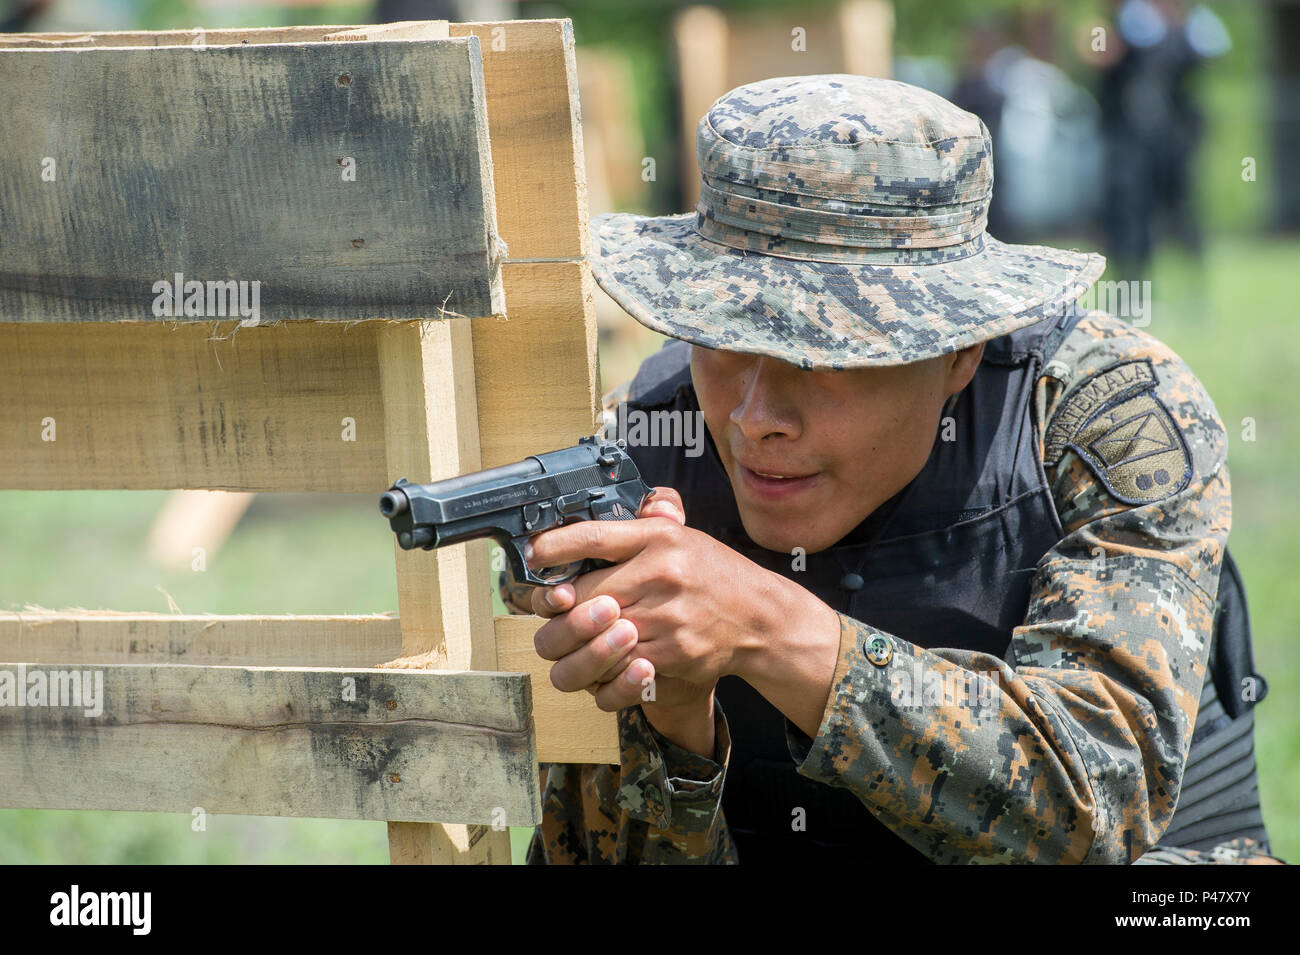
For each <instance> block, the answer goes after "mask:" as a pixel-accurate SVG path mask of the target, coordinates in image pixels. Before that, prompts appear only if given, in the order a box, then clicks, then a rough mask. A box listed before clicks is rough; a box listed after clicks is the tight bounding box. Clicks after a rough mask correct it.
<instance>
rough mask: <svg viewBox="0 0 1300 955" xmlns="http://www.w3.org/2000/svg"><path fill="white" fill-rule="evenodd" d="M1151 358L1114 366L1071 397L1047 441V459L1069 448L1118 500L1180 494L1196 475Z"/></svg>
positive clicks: (1133, 501) (1053, 460)
mask: <svg viewBox="0 0 1300 955" xmlns="http://www.w3.org/2000/svg"><path fill="white" fill-rule="evenodd" d="M1155 385H1156V374H1155V370H1154V369H1153V368H1152V367H1151V362H1150V361H1148V360H1147V359H1145V358H1143V359H1138V360H1135V361H1126V362H1121V363H1120V364H1118V365H1112V366H1111V367H1110V368H1106V369H1104V370H1102V371H1100V372H1098V373H1097V374H1095V375H1093V376H1092V377H1091V378H1089V379H1087V380H1086V381H1084V382H1083V383H1082V384H1080V385H1079V386H1078V387H1077V388H1075V389H1074V390H1073V391H1071V392H1070V394H1068V395H1066V397H1065V400H1064V401H1063V402H1062V403H1061V407H1060V409H1059V410H1058V411H1057V413H1056V414H1055V415H1054V416H1053V418H1052V424H1051V426H1050V427H1049V428H1048V430H1047V437H1046V440H1045V441H1044V455H1043V457H1044V460H1045V461H1046V462H1047V463H1049V464H1056V463H1057V462H1058V461H1059V460H1060V459H1061V455H1063V454H1064V453H1065V451H1066V449H1069V450H1072V451H1074V452H1075V453H1076V454H1078V455H1079V457H1081V458H1082V459H1083V460H1084V462H1085V463H1086V464H1087V465H1088V467H1090V468H1091V469H1092V471H1093V473H1094V474H1096V475H1097V477H1098V479H1099V480H1100V481H1101V483H1102V484H1104V485H1105V486H1106V490H1108V491H1109V492H1110V493H1111V494H1112V495H1113V496H1114V497H1115V498H1116V499H1118V500H1120V501H1122V502H1123V503H1125V504H1149V503H1151V502H1152V501H1161V500H1164V499H1165V498H1167V497H1170V496H1171V495H1173V494H1177V493H1178V492H1179V491H1181V490H1182V489H1183V488H1185V487H1187V484H1188V482H1189V481H1190V480H1191V477H1192V460H1191V455H1190V454H1189V453H1188V451H1187V442H1186V441H1185V440H1184V439H1183V435H1182V432H1181V431H1179V430H1178V426H1177V425H1176V424H1175V423H1174V419H1173V417H1172V416H1171V415H1170V414H1169V410H1168V409H1167V408H1166V407H1165V406H1164V404H1163V403H1162V402H1161V401H1160V399H1159V398H1158V397H1156V395H1155Z"/></svg>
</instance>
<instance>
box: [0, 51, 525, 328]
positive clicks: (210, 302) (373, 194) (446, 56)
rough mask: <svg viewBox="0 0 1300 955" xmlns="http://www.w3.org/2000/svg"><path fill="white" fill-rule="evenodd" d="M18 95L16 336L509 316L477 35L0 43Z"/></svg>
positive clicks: (2, 279)
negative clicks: (167, 326) (139, 327)
mask: <svg viewBox="0 0 1300 955" xmlns="http://www.w3.org/2000/svg"><path fill="white" fill-rule="evenodd" d="M443 29H444V30H445V26H444V27H443ZM412 32H418V31H411V30H407V31H405V34H404V35H411V34H412ZM0 83H3V85H4V86H5V88H6V89H7V90H8V91H9V99H8V101H9V102H10V104H11V106H10V107H9V108H7V109H6V110H5V111H4V127H5V133H6V148H5V149H4V151H3V152H2V153H0V218H2V219H3V222H2V223H0V225H2V230H0V321H5V322H16V321H27V322H89V321H101V322H102V321H146V322H158V321H160V320H161V319H162V318H164V317H165V318H171V319H174V320H176V321H207V320H211V319H212V318H216V317H223V316H225V317H229V316H231V315H232V314H233V315H234V317H236V318H239V319H248V320H249V321H250V323H251V322H252V320H253V319H256V320H258V321H260V322H261V323H267V322H276V321H282V320H292V319H316V320H322V321H352V320H357V319H363V318H374V319H416V318H429V317H460V316H463V317H477V316H485V315H501V314H503V313H504V310H505V304H504V298H503V287H502V284H501V276H500V269H499V267H500V261H501V259H502V257H503V253H504V248H503V246H501V244H500V243H499V242H498V238H497V230H496V224H495V215H494V202H495V197H494V189H493V184H492V165H491V155H490V149H489V146H488V138H487V115H486V112H487V110H486V101H485V99H484V91H483V78H482V63H481V60H480V57H479V50H478V41H477V40H476V39H474V38H449V39H441V40H407V39H400V40H398V39H389V40H375V41H366V40H355V39H348V38H347V35H346V34H344V35H341V37H340V39H339V40H338V41H333V42H317V43H305V42H300V43H251V44H246V45H245V44H237V45H233V46H220V45H204V46H202V47H200V48H195V47H193V46H174V47H157V48H144V47H133V48H101V47H97V46H71V47H64V46H54V47H52V48H51V47H45V48H32V47H25V48H13V47H5V46H3V45H0ZM19 104H21V105H19ZM178 273H179V274H180V275H181V276H182V281H181V284H182V285H183V286H184V297H183V298H182V299H181V302H182V303H183V304H184V308H182V309H180V313H179V314H177V312H176V310H175V309H172V308H171V298H170V296H171V288H170V286H168V287H162V286H159V285H157V284H156V283H161V282H164V281H165V282H169V283H172V284H173V285H175V284H176V275H177V274H178ZM190 282H197V283H204V284H203V285H202V286H200V287H198V293H199V294H197V295H193V296H192V293H193V292H194V291H195V289H194V288H192V287H191V286H190V285H189V283H190ZM228 282H236V283H241V282H242V283H246V284H245V286H243V287H242V288H238V289H235V291H238V293H239V297H238V302H237V304H238V307H234V305H233V304H232V303H231V302H229V301H228V296H229V295H230V293H231V290H232V289H231V287H230V286H227V285H225V284H224V283H228ZM254 282H257V283H259V284H258V285H256V286H254V285H253V284H252V283H254ZM218 283H221V284H218ZM254 291H256V299H255V300H254V294H253V293H254ZM254 301H255V303H256V310H255V311H254ZM163 304H166V305H167V309H161V308H160V306H161V305H163ZM159 311H163V312H164V314H163V315H159Z"/></svg>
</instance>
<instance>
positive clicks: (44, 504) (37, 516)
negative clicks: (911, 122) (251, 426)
mask: <svg viewBox="0 0 1300 955" xmlns="http://www.w3.org/2000/svg"><path fill="white" fill-rule="evenodd" d="M507 6H508V5H507ZM678 6H679V4H672V3H643V4H636V5H633V4H625V3H600V2H587V3H579V2H571V3H545V4H543V3H521V4H519V5H518V6H517V8H516V12H517V13H518V15H519V16H524V17H543V16H570V17H572V18H573V20H574V24H575V32H576V36H577V39H578V43H579V52H578V62H579V69H580V71H581V70H582V64H583V61H584V52H587V51H591V52H593V53H594V52H596V51H599V53H600V54H602V55H603V54H609V53H611V52H612V53H614V54H617V55H618V56H619V57H621V58H622V59H623V61H624V62H625V63H626V64H627V65H628V69H629V71H630V76H631V78H632V82H631V86H630V90H631V95H632V96H633V98H634V101H635V105H636V110H635V112H636V122H635V125H636V128H637V130H638V132H639V135H640V136H641V137H642V139H643V140H644V143H646V144H650V145H647V146H646V151H647V153H649V154H651V155H655V154H659V155H663V154H665V153H666V151H667V148H668V147H664V146H663V145H662V144H664V143H667V142H668V141H670V140H671V138H672V137H673V135H674V132H675V125H676V120H675V119H674V118H673V117H672V116H671V103H672V99H673V89H674V84H673V82H672V79H671V76H672V67H671V65H670V57H669V54H668V45H669V38H668V28H667V26H666V24H667V23H668V21H669V19H670V14H671V13H672V12H673V11H674V10H675V8H676V7H678ZM721 6H723V7H725V8H728V9H729V10H731V11H732V12H740V13H742V14H743V13H744V12H745V11H746V10H750V11H752V12H753V15H754V16H756V17H757V16H760V15H770V14H771V13H772V12H773V11H779V10H781V9H783V8H784V7H785V6H788V5H782V4H774V3H770V2H755V3H731V4H721ZM818 6H819V5H818V4H816V3H805V4H801V5H800V7H799V9H800V12H801V13H802V12H803V11H805V10H808V9H814V8H817V7H818ZM1047 6H1050V5H1048V4H1046V3H1033V2H992V3H991V2H988V0H929V2H926V3H908V2H900V3H896V4H895V5H894V55H895V57H897V58H899V61H900V62H901V63H903V64H904V65H906V63H907V60H908V58H916V60H917V61H918V62H937V63H948V64H953V63H954V62H955V60H956V58H957V57H958V56H959V55H960V50H961V44H962V42H963V25H964V24H967V23H969V22H970V21H971V19H972V18H973V17H975V16H976V15H977V14H980V13H983V12H987V11H990V10H999V11H1005V12H1006V13H1007V14H1008V15H1010V16H1012V17H1015V16H1018V15H1021V14H1024V13H1029V14H1032V13H1034V12H1035V11H1037V10H1041V9H1043V8H1045V7H1047ZM1210 6H1211V8H1212V9H1213V10H1214V11H1215V12H1216V13H1217V14H1218V16H1219V17H1220V18H1221V19H1222V21H1223V23H1224V24H1225V25H1226V27H1227V30H1228V32H1229V34H1230V35H1231V38H1232V43H1233V45H1232V49H1231V50H1230V51H1229V52H1228V53H1227V54H1226V55H1225V56H1223V57H1221V58H1219V59H1217V60H1215V61H1213V62H1211V63H1210V64H1209V65H1208V66H1206V68H1205V69H1203V70H1202V71H1201V72H1200V75H1199V76H1198V77H1197V80H1196V90H1197V95H1198V98H1199V101H1200V103H1201V107H1202V109H1203V111H1204V113H1205V117H1206V129H1205V139H1204V143H1203V148H1201V150H1200V151H1199V153H1198V154H1197V160H1196V167H1195V173H1196V175H1195V193H1194V194H1195V199H1196V203H1197V205H1198V207H1199V209H1200V211H1201V216H1202V224H1203V228H1204V231H1205V247H1204V252H1203V255H1202V256H1201V257H1200V258H1197V257H1195V256H1193V255H1191V254H1190V253H1188V252H1186V251H1182V250H1180V249H1178V248H1174V247H1169V246H1164V245H1162V246H1160V247H1158V249H1157V252H1156V254H1155V257H1154V259H1153V261H1152V264H1151V267H1150V270H1149V273H1148V275H1147V277H1149V278H1150V279H1151V281H1152V289H1153V291H1154V294H1155V305H1154V317H1153V320H1152V322H1151V324H1150V326H1149V327H1148V328H1147V331H1148V332H1150V333H1151V334H1153V335H1155V336H1156V337H1157V338H1159V339H1161V340H1163V341H1165V342H1166V343H1168V344H1169V345H1170V346H1171V347H1172V348H1174V350H1175V351H1177V352H1178V353H1179V354H1181V355H1182V356H1183V358H1184V359H1186V361H1187V362H1188V364H1189V365H1190V366H1191V368H1192V370H1193V371H1194V372H1195V373H1196V374H1197V375H1198V376H1199V377H1200V378H1201V380H1202V381H1203V382H1204V383H1205V385H1206V387H1207V388H1208V390H1209V392H1210V394H1211V395H1212V396H1213V397H1214V400H1215V402H1216V405H1217V407H1218V411H1219V415H1220V417H1221V418H1222V420H1223V422H1224V423H1225V425H1226V427H1227V430H1228V435H1229V440H1230V455H1229V464H1230V468H1231V473H1232V485H1233V531H1232V536H1231V538H1230V545H1231V547H1232V550H1233V553H1234V555H1235V556H1236V559H1237V561H1238V563H1239V565H1240V567H1241V570H1242V574H1243V577H1244V580H1245V582H1246V587H1247V595H1248V599H1249V602H1250V611H1251V619H1252V622H1253V628H1254V641H1255V657H1256V669H1257V670H1258V671H1259V672H1261V673H1262V674H1263V675H1264V676H1265V677H1266V678H1267V680H1268V683H1269V688H1270V690H1269V694H1268V697H1267V699H1266V700H1265V701H1264V702H1263V703H1262V704H1261V705H1260V706H1259V707H1258V709H1257V710H1256V719H1257V731H1256V742H1257V758H1258V761H1259V779H1260V786H1261V790H1262V802H1263V808H1264V817H1265V821H1266V822H1267V824H1268V827H1269V832H1270V835H1271V837H1272V839H1273V850H1274V853H1275V854H1277V855H1280V856H1282V857H1283V858H1288V859H1292V860H1294V859H1298V858H1300V733H1297V732H1296V730H1297V729H1298V728H1300V705H1298V704H1297V700H1300V645H1298V644H1297V641H1294V640H1292V639H1290V638H1289V637H1288V636H1287V634H1295V633H1300V610H1298V609H1297V604H1296V601H1295V599H1294V591H1292V589H1291V588H1292V586H1294V584H1293V576H1294V574H1295V571H1296V569H1297V568H1300V543H1298V542H1297V533H1296V532H1297V529H1298V528H1300V522H1298V521H1297V517H1296V514H1297V509H1296V507H1295V505H1294V502H1293V494H1294V489H1295V488H1296V486H1297V480H1296V478H1297V474H1296V470H1297V469H1296V465H1297V461H1298V460H1300V454H1298V453H1297V450H1298V449H1300V431H1298V426H1297V423H1296V415H1295V413H1294V410H1293V405H1294V397H1293V396H1292V397H1288V395H1293V393H1292V392H1288V391H1287V388H1289V387H1291V386H1293V385H1295V384H1296V382H1297V379H1298V378H1300V374H1298V373H1300V361H1297V358H1296V352H1295V348H1296V345H1297V334H1296V330H1295V321H1296V317H1297V307H1296V297H1295V283H1296V279H1295V274H1296V273H1295V270H1296V268H1297V264H1298V263H1300V239H1298V238H1297V237H1296V236H1294V235H1287V234H1283V233H1281V232H1278V231H1276V230H1274V229H1273V228H1271V226H1272V221H1273V220H1272V217H1271V214H1270V213H1271V210H1272V209H1273V208H1274V206H1275V204H1276V201H1277V197H1278V195H1279V193H1278V190H1280V189H1283V188H1294V186H1292V185H1291V184H1290V183H1289V181H1287V180H1286V179H1285V178H1284V177H1278V176H1276V175H1275V173H1274V171H1273V169H1272V166H1271V164H1270V162H1269V161H1268V157H1269V156H1270V144H1269V129H1268V124H1269V121H1270V119H1269V117H1270V113H1269V92H1268V83H1269V78H1268V75H1267V63H1268V54H1267V47H1268V29H1269V27H1268V21H1267V19H1266V16H1265V13H1264V6H1263V5H1262V4H1257V3H1245V2H1241V3H1218V4H1211V5H1210ZM3 10H4V4H3V0H0V12H3ZM1108 11H1110V4H1106V3H1095V2H1083V3H1078V4H1072V5H1071V8H1070V11H1069V12H1068V14H1066V13H1062V14H1061V15H1060V16H1059V17H1058V18H1057V21H1056V31H1057V34H1056V37H1055V40H1056V43H1057V47H1058V51H1059V54H1060V55H1059V56H1058V58H1057V65H1059V66H1060V67H1061V69H1062V70H1064V71H1065V72H1066V73H1067V74H1069V75H1070V76H1071V77H1073V78H1075V79H1077V80H1078V82H1080V83H1081V84H1082V85H1084V86H1090V85H1095V77H1092V76H1091V75H1090V71H1089V68H1088V67H1087V66H1086V65H1084V64H1081V63H1080V62H1079V61H1078V58H1077V57H1075V56H1074V55H1073V53H1072V50H1073V49H1074V47H1075V45H1076V40H1075V38H1076V37H1077V35H1078V34H1079V32H1080V31H1081V30H1082V31H1084V32H1086V30H1087V28H1088V26H1089V24H1091V23H1094V22H1100V18H1101V17H1103V16H1104V15H1106V14H1107V13H1108ZM469 18H471V17H465V19H469ZM483 18H484V19H487V18H488V17H483ZM377 19H378V17H376V16H374V15H373V11H372V9H371V7H370V5H368V4H359V3H330V4H320V5H306V4H300V3H295V4H292V5H285V6H283V7H276V6H270V5H264V4H253V5H240V4H237V3H230V2H221V3H215V2H213V3H209V4H204V3H198V2H193V3H186V2H178V3H170V2H162V0H134V2H131V0H117V2H114V3H98V4H89V3H76V2H67V3H60V2H57V0H56V2H54V3H52V4H50V5H49V7H48V8H47V9H46V10H45V11H44V12H43V13H42V15H41V17H40V18H38V19H37V20H36V21H34V22H33V25H32V26H31V27H30V28H31V29H37V30H48V31H55V30H70V29H111V28H117V29H126V28H144V29H163V28H191V27H194V26H197V25H203V26H206V27H210V28H215V27H221V26H276V25H287V24H291V23H337V24H352V23H368V22H374V21H375V20H377ZM797 21H798V17H797V16H793V15H792V16H791V17H790V22H797ZM782 29H784V30H785V31H786V33H787V34H788V32H789V27H788V26H785V27H782ZM661 149H662V150H663V152H660V151H659V150H661ZM1245 156H1253V157H1257V159H1258V175H1257V179H1256V180H1255V181H1253V182H1245V181H1243V180H1242V177H1241V163H1242V159H1243V157H1245ZM590 161H591V160H590V157H589V163H590ZM671 167H672V163H671V162H661V163H660V169H661V170H663V171H664V174H663V175H661V176H660V177H659V179H657V180H656V181H655V182H653V183H649V184H646V188H645V189H644V191H642V192H640V193H637V194H633V195H624V194H619V193H618V191H617V189H615V190H614V192H613V201H614V202H616V203H617V207H618V208H621V209H628V210H631V211H643V212H652V213H667V212H675V211H681V209H679V208H677V207H676V206H674V205H673V203H674V201H675V200H676V198H677V197H678V195H679V194H678V193H677V192H676V191H675V190H676V189H677V187H678V184H677V183H676V182H675V173H674V172H673V170H672V168H671ZM595 205H596V202H595V200H594V199H593V206H595ZM594 211H601V210H599V209H595V210H594ZM1041 241H1045V242H1051V243H1057V244H1062V245H1070V246H1075V247H1079V248H1099V247H1100V246H1099V237H1098V235H1097V234H1096V231H1095V230H1094V229H1090V228H1087V227H1081V228H1080V229H1078V230H1061V231H1058V232H1057V233H1055V234H1052V235H1047V236H1043V237H1041ZM1108 277H1113V273H1112V274H1108ZM601 326H602V327H601V338H600V342H601V363H602V369H603V386H604V389H605V390H609V389H610V388H612V387H613V386H614V385H615V384H617V383H618V382H619V381H621V380H623V379H625V378H626V377H628V376H629V375H631V374H632V373H633V372H634V371H635V369H636V366H637V363H638V362H639V361H640V359H641V358H642V357H644V356H645V355H646V354H647V353H649V351H651V350H653V349H654V348H656V347H657V346H658V344H659V340H658V339H657V336H654V335H653V334H652V333H648V332H645V331H644V330H643V329H641V328H640V327H639V326H632V324H631V323H630V321H629V320H627V319H626V318H625V316H621V315H619V314H616V313H615V312H614V311H610V305H609V303H608V302H604V303H603V304H602V311H601ZM1246 419H1253V421H1254V423H1255V431H1256V436H1255V440H1253V441H1252V440H1244V439H1243V428H1244V427H1245V421H1246ZM167 493H168V492H165V491H151V492H138V491H74V492H58V493H51V492H29V491H4V492H0V609H2V610H19V609H22V608H23V607H24V606H25V605H29V604H30V605H38V606H43V607H51V608H64V607H74V606H75V607H86V608H111V609H116V610H145V611H157V612H167V611H168V610H169V609H171V608H173V607H179V608H180V609H181V610H183V611H184V612H187V613H193V612H210V613H249V612H255V613H281V612H282V613H365V612H375V611H393V610H396V607H397V593H396V585H395V580H394V574H393V560H394V554H393V550H394V548H393V542H392V539H391V536H390V535H389V534H388V533H387V530H386V528H384V527H383V525H382V524H380V523H379V522H378V521H377V519H376V514H375V509H374V499H373V496H372V495H355V496H353V495H343V496H340V495H333V496H325V495H310V494H302V495H286V494H275V495H259V496H258V497H257V498H256V499H255V500H254V502H253V504H252V506H251V508H250V509H249V511H248V513H247V514H246V515H245V516H244V518H243V520H242V521H241V522H240V524H239V525H238V527H237V528H236V530H235V532H234V533H233V535H232V536H231V537H230V539H229V540H228V541H227V543H226V545H225V546H224V547H223V548H222V549H221V550H220V552H219V553H217V554H215V555H210V557H209V561H208V567H207V569H206V571H204V572H202V573H195V572H192V571H189V570H185V571H164V570H159V569H158V568H156V567H155V566H153V565H152V564H151V562H150V561H149V560H148V558H147V556H146V553H145V547H144V543H145V540H146V536H147V533H148V530H149V527H150V525H151V523H152V521H153V519H154V517H155V515H156V514H157V512H158V510H159V508H160V507H161V505H162V504H163V501H164V499H165V498H166V495H167ZM497 609H498V612H501V611H502V610H503V608H502V607H501V606H500V604H499V602H498V604H497ZM0 655H2V651H0ZM530 835H531V830H523V829H515V830H512V843H513V849H514V854H515V859H516V861H520V860H521V859H522V857H523V853H524V851H525V849H526V847H527V843H528V839H529V837H530ZM387 860H388V849H387V836H386V827H385V825H384V824H383V823H379V822H349V821H336V820H304V819H276V818H255V817H239V816H231V817H222V816H214V815H211V814H210V815H209V816H208V820H207V829H206V831H204V832H198V833H196V832H192V831H191V829H190V818H189V817H188V816H185V815H174V814H160V813H157V814H156V813H101V812H54V811H32V810H3V811H0V862H6V863H13V862H38V863H54V862H59V863H106V862H127V863H145V862H161V863H249V862H260V863H311V862H323V863H329V862H349V863H361V862H364V863H385V862H387Z"/></svg>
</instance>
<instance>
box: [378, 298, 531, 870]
mask: <svg viewBox="0 0 1300 955" xmlns="http://www.w3.org/2000/svg"><path fill="white" fill-rule="evenodd" d="M471 328H472V323H467V322H454V321H452V322H447V321H444V322H428V323H424V324H420V323H409V324H398V323H394V324H390V325H386V326H384V327H383V328H381V329H380V332H379V339H378V344H379V349H378V354H379V368H380V384H381V390H382V394H383V400H384V431H385V451H386V459H387V464H388V469H389V473H390V477H391V478H392V479H394V480H395V479H396V478H398V477H406V478H408V479H409V480H411V481H415V482H417V483H425V482H428V481H434V480H440V479H442V478H447V477H453V476H455V475H458V474H464V473H466V472H468V471H477V470H479V469H480V467H481V463H480V461H481V459H480V456H479V430H478V407H477V404H476V401H475V387H474V385H475V383H474V340H473V334H472V331H471ZM393 550H394V553H395V555H396V560H397V601H398V608H399V612H400V613H399V615H400V618H401V627H402V648H401V656H400V657H398V658H397V659H395V660H392V661H390V662H389V663H387V664H383V665H384V666H388V667H395V668H425V667H437V668H450V669H468V670H494V669H496V638H495V633H494V631H493V628H492V603H491V593H490V590H489V586H488V579H489V576H488V575H489V569H488V568H489V563H488V542H487V541H485V540H479V541H471V542H468V543H465V544H457V545H454V546H452V547H440V548H438V549H436V550H433V551H424V550H414V551H404V550H402V549H401V548H400V547H398V545H397V542H396V540H394V542H393ZM388 845H389V858H390V860H391V861H392V862H393V863H394V864H424V865H429V864H434V863H438V864H445V865H472V864H484V863H501V864H508V863H509V861H510V833H509V832H508V831H506V830H504V829H503V830H497V831H487V832H485V831H483V830H474V831H472V832H471V831H470V830H469V829H468V828H467V827H466V826H464V825H447V826H441V827H436V826H431V825H411V824H408V823H405V822H402V821H397V822H390V823H389V826H388Z"/></svg>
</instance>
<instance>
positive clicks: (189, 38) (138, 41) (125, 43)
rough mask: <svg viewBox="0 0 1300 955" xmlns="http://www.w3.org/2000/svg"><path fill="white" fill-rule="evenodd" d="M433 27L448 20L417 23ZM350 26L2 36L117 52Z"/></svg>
mask: <svg viewBox="0 0 1300 955" xmlns="http://www.w3.org/2000/svg"><path fill="white" fill-rule="evenodd" d="M417 22H422V23H426V24H429V25H430V26H433V25H434V24H436V23H439V22H442V23H445V22H446V21H445V20H444V21H437V20H424V21H417ZM355 29H357V28H356V27H350V26H305V27H253V28H231V29H225V30H208V29H194V30H104V31H100V32H98V33H0V49H34V50H43V49H113V48H118V47H146V46H147V47H154V46H193V45H195V44H197V43H203V44H204V45H206V46H223V45H224V46H233V45H236V44H240V45H243V44H253V43H319V42H322V41H324V40H327V39H329V37H330V35H331V34H337V33H341V32H346V31H351V30H355Z"/></svg>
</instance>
